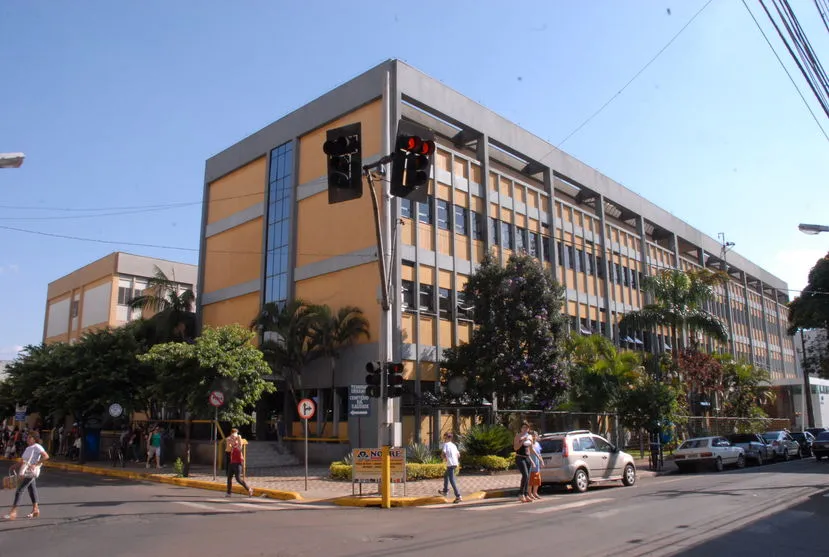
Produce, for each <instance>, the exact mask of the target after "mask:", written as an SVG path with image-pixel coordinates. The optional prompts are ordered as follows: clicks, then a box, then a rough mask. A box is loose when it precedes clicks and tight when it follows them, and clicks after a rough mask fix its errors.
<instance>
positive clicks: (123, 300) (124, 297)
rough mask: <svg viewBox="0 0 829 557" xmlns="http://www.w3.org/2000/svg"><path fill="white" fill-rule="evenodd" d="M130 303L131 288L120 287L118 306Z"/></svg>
mask: <svg viewBox="0 0 829 557" xmlns="http://www.w3.org/2000/svg"><path fill="white" fill-rule="evenodd" d="M129 303H130V287H129V286H119V287H118V305H119V306H126V305H128V304H129Z"/></svg>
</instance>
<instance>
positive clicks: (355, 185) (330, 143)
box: [322, 122, 363, 205]
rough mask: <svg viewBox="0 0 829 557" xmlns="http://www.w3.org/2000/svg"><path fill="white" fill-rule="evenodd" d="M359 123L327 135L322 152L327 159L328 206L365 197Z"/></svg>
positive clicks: (328, 132)
mask: <svg viewBox="0 0 829 557" xmlns="http://www.w3.org/2000/svg"><path fill="white" fill-rule="evenodd" d="M360 138H361V132H360V122H357V123H355V124H349V125H347V126H342V127H341V128H334V129H333V130H328V131H327V132H326V139H327V141H326V142H325V143H324V144H323V146H322V150H323V151H324V152H325V154H326V156H327V157H328V203H329V205H330V204H332V203H341V202H343V201H349V200H351V199H357V198H359V197H362V195H363V176H362V174H361V172H362V165H363V157H362V147H361V143H360Z"/></svg>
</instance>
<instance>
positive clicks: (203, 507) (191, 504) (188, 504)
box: [176, 501, 239, 513]
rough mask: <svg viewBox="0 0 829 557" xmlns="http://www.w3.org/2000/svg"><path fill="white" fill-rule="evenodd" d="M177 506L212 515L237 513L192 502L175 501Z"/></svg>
mask: <svg viewBox="0 0 829 557" xmlns="http://www.w3.org/2000/svg"><path fill="white" fill-rule="evenodd" d="M176 503H178V504H179V505H184V506H185V507H192V508H194V509H201V510H203V511H210V512H214V513H238V512H239V511H237V510H235V509H220V508H218V507H216V506H214V505H205V504H203V503H194V502H192V501H176Z"/></svg>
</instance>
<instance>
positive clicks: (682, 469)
mask: <svg viewBox="0 0 829 557" xmlns="http://www.w3.org/2000/svg"><path fill="white" fill-rule="evenodd" d="M676 469H677V471H678V472H679V473H680V474H684V473H685V472H687V471H688V465H687V464H685V463H683V464H679V463H677V465H676Z"/></svg>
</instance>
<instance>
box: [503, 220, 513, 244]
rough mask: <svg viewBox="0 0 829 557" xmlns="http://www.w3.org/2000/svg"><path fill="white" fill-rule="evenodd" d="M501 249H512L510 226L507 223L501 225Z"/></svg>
mask: <svg viewBox="0 0 829 557" xmlns="http://www.w3.org/2000/svg"><path fill="white" fill-rule="evenodd" d="M501 247H503V248H505V249H512V225H511V224H510V223H508V222H502V223H501Z"/></svg>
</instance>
